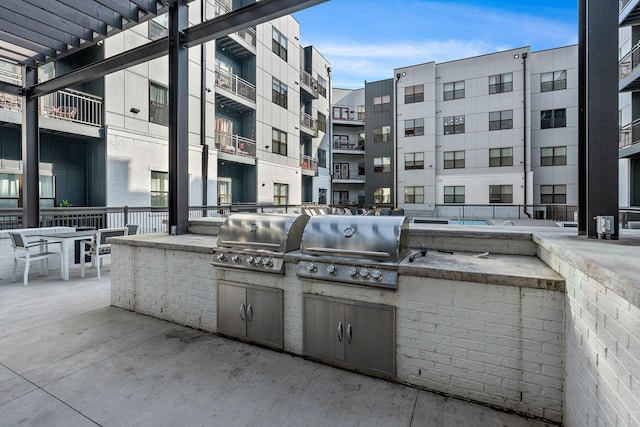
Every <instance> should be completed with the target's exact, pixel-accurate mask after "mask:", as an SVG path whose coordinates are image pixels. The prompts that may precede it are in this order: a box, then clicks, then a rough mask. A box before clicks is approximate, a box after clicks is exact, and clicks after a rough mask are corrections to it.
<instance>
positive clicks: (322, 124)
mask: <svg viewBox="0 0 640 427" xmlns="http://www.w3.org/2000/svg"><path fill="white" fill-rule="evenodd" d="M318 130H319V131H320V132H326V131H327V116H325V115H324V114H322V113H318Z"/></svg>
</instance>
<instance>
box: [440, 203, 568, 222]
mask: <svg viewBox="0 0 640 427" xmlns="http://www.w3.org/2000/svg"><path fill="white" fill-rule="evenodd" d="M577 215H578V207H577V206H574V205H508V204H504V205H503V204H495V205H462V204H444V205H436V210H435V217H440V218H459V219H471V218H478V219H546V220H553V221H569V222H572V221H577Z"/></svg>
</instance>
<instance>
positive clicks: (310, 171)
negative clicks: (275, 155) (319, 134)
mask: <svg viewBox="0 0 640 427" xmlns="http://www.w3.org/2000/svg"><path fill="white" fill-rule="evenodd" d="M300 167H301V168H302V173H303V174H304V175H310V176H315V174H316V172H318V159H314V158H313V157H311V156H308V155H306V154H303V155H301V156H300Z"/></svg>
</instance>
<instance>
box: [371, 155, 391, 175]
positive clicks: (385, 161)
mask: <svg viewBox="0 0 640 427" xmlns="http://www.w3.org/2000/svg"><path fill="white" fill-rule="evenodd" d="M373 171H374V172H391V157H375V158H374V159H373Z"/></svg>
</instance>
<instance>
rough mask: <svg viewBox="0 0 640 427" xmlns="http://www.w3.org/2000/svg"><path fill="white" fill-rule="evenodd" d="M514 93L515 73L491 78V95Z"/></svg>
mask: <svg viewBox="0 0 640 427" xmlns="http://www.w3.org/2000/svg"><path fill="white" fill-rule="evenodd" d="M512 91H513V73H504V74H496V75H495V76H489V95H493V94H494V93H504V92H512Z"/></svg>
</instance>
